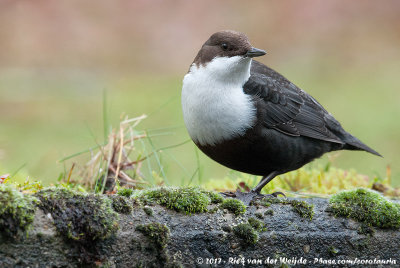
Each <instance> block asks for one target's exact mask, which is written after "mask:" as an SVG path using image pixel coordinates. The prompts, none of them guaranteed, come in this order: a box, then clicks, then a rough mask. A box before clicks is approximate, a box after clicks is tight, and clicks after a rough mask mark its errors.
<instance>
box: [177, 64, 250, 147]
mask: <svg viewBox="0 0 400 268" xmlns="http://www.w3.org/2000/svg"><path fill="white" fill-rule="evenodd" d="M250 65H251V59H250V58H244V57H241V56H235V57H216V58H214V59H213V60H212V61H211V62H209V63H208V64H207V65H205V66H202V65H200V66H197V65H196V64H192V66H191V67H190V70H189V72H188V73H187V74H186V75H185V78H184V79H183V87H182V109H183V118H184V121H185V125H186V128H187V130H188V132H189V135H190V137H191V138H192V139H193V141H195V142H196V143H199V144H201V145H214V144H217V143H219V142H222V141H224V140H229V139H232V138H234V137H237V136H241V135H243V134H244V133H245V132H246V130H247V129H248V128H250V127H252V126H253V125H254V122H255V118H256V110H255V106H254V104H253V103H252V101H251V99H250V96H249V95H246V94H245V93H244V92H243V85H244V84H245V83H246V81H247V80H248V79H249V77H250Z"/></svg>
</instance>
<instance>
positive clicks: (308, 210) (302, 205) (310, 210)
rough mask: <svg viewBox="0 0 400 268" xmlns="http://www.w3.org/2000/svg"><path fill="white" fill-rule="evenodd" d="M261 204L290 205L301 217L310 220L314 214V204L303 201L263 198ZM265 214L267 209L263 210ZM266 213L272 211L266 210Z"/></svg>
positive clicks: (267, 205)
mask: <svg viewBox="0 0 400 268" xmlns="http://www.w3.org/2000/svg"><path fill="white" fill-rule="evenodd" d="M261 204H262V205H263V206H265V207H270V206H271V205H272V204H282V205H291V206H292V208H293V211H294V212H296V213H297V214H299V216H300V217H302V218H307V219H309V220H312V218H313V216H314V205H312V204H311V205H310V204H308V203H307V202H305V201H298V200H291V199H287V198H285V199H280V198H265V199H263V200H262V202H261ZM265 213H266V214H265V215H267V211H266V212H265ZM268 214H270V215H272V214H273V211H272V210H271V211H268Z"/></svg>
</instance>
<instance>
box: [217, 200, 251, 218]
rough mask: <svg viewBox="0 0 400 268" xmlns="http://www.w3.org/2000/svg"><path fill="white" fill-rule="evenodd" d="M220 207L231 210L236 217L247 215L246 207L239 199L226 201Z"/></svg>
mask: <svg viewBox="0 0 400 268" xmlns="http://www.w3.org/2000/svg"><path fill="white" fill-rule="evenodd" d="M220 207H221V208H222V209H227V210H229V211H230V212H232V213H234V214H235V215H236V216H238V215H241V214H244V213H246V206H245V205H244V204H243V202H242V201H240V200H238V199H232V198H228V199H224V201H223V202H222V204H221V205H220Z"/></svg>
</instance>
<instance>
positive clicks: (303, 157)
mask: <svg viewBox="0 0 400 268" xmlns="http://www.w3.org/2000/svg"><path fill="white" fill-rule="evenodd" d="M265 54H266V52H265V51H264V50H262V49H258V48H255V47H253V46H252V45H251V44H250V41H249V39H248V37H247V36H246V35H245V34H243V33H241V32H236V31H232V30H224V31H219V32H216V33H214V34H212V35H211V37H210V38H209V39H208V40H207V41H206V42H205V43H204V44H203V46H202V47H201V49H200V50H199V52H198V53H197V55H196V57H195V58H194V60H193V63H192V64H191V65H190V67H189V71H188V72H187V73H186V75H185V76H184V79H183V84H182V92H181V102H182V112H183V119H184V123H185V126H186V129H187V131H188V133H189V136H190V137H191V139H192V140H193V142H194V143H195V144H196V146H197V147H198V148H199V149H200V150H201V151H202V152H203V153H204V154H206V155H207V156H208V157H210V158H211V159H213V160H214V161H216V162H218V163H220V164H222V165H223V166H226V167H228V168H230V169H233V170H236V171H240V172H244V173H248V174H252V175H258V176H262V178H261V180H260V182H259V183H258V185H257V186H255V187H254V188H253V189H252V190H251V191H250V192H248V193H242V192H240V191H237V192H236V193H231V195H230V196H231V197H233V198H238V199H241V200H242V201H244V202H245V203H247V204H249V203H250V202H251V201H252V200H253V199H254V198H257V197H259V196H262V195H261V190H262V188H263V187H264V186H265V185H267V184H268V183H269V182H270V181H271V180H272V179H274V178H275V177H276V176H278V175H280V174H284V173H286V172H289V171H292V170H296V169H298V168H300V167H302V166H303V165H305V164H307V163H309V162H311V161H313V160H314V159H316V158H319V157H321V156H322V155H323V154H324V153H327V152H331V151H337V150H360V151H366V152H369V153H372V154H374V155H377V156H381V155H380V154H379V153H378V152H377V151H375V150H373V149H372V148H370V147H368V146H367V145H365V144H364V143H362V142H361V141H360V140H359V139H357V138H356V137H354V136H353V135H351V134H350V133H348V132H346V131H345V130H344V129H343V127H342V126H341V124H340V123H339V122H338V121H337V120H336V119H335V118H334V117H333V116H332V115H331V114H330V113H329V112H328V111H327V110H326V109H325V108H324V107H322V105H321V104H320V103H319V102H318V101H317V100H315V99H314V98H313V97H312V96H311V95H309V94H308V93H306V92H305V91H304V90H302V89H300V88H299V87H297V86H296V85H295V84H293V83H292V82H290V81H289V80H288V79H286V78H285V77H284V76H282V75H281V74H279V73H278V72H276V71H274V70H273V69H271V68H269V67H267V66H266V65H264V64H262V63H260V62H258V61H256V60H254V58H255V57H260V56H264V55H265ZM278 194H282V193H280V192H277V193H273V194H272V195H273V196H274V197H276V196H277V195H278Z"/></svg>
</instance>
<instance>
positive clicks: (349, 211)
mask: <svg viewBox="0 0 400 268" xmlns="http://www.w3.org/2000/svg"><path fill="white" fill-rule="evenodd" d="M329 210H330V211H332V212H333V213H334V214H335V215H336V216H341V217H349V218H352V219H355V220H357V221H360V222H363V223H365V224H367V225H369V226H375V227H380V228H399V227H400V205H399V204H395V203H393V202H390V201H389V200H387V199H386V198H385V197H383V196H382V195H380V194H379V193H377V192H375V191H372V190H368V189H363V188H360V189H356V190H352V191H343V192H340V193H338V194H335V195H333V196H332V197H331V199H330V200H329Z"/></svg>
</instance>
